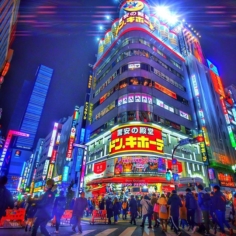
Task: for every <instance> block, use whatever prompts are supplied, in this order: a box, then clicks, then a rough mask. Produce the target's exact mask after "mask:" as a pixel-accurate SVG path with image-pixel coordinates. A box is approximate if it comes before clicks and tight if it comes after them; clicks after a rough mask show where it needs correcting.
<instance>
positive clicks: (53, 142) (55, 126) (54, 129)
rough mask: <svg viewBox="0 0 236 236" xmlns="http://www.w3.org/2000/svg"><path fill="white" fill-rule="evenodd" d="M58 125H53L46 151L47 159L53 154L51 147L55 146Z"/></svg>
mask: <svg viewBox="0 0 236 236" xmlns="http://www.w3.org/2000/svg"><path fill="white" fill-rule="evenodd" d="M58 125H59V124H58V123H54V127H53V131H52V136H51V140H50V144H49V149H48V157H51V156H52V152H53V147H54V144H55V140H56V136H57V129H58Z"/></svg>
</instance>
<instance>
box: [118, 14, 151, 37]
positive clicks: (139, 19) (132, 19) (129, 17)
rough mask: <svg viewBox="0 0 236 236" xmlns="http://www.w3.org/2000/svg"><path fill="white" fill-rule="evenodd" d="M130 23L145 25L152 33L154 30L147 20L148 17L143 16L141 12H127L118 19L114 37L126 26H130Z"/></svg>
mask: <svg viewBox="0 0 236 236" xmlns="http://www.w3.org/2000/svg"><path fill="white" fill-rule="evenodd" d="M132 23H139V24H145V25H147V26H148V27H149V29H150V30H151V31H154V30H155V28H154V26H153V24H152V23H151V21H150V20H149V17H148V16H147V15H146V14H144V13H143V12H136V11H134V12H129V13H127V14H125V15H124V16H123V17H121V18H120V20H119V25H118V27H117V29H116V32H115V36H117V35H118V34H119V32H120V31H121V29H122V28H123V27H124V26H125V25H127V24H132Z"/></svg>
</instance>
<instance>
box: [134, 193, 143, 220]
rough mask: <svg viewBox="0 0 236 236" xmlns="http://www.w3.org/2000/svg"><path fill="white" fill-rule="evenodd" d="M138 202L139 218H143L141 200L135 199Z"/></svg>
mask: <svg viewBox="0 0 236 236" xmlns="http://www.w3.org/2000/svg"><path fill="white" fill-rule="evenodd" d="M135 198H136V202H137V207H138V218H139V219H140V218H142V205H141V204H140V201H141V200H140V198H139V197H138V196H136V197H135Z"/></svg>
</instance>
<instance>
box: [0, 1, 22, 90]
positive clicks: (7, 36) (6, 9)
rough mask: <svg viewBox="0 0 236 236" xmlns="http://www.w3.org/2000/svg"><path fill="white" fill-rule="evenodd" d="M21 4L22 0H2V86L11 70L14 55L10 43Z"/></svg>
mask: <svg viewBox="0 0 236 236" xmlns="http://www.w3.org/2000/svg"><path fill="white" fill-rule="evenodd" d="M19 5H20V0H2V1H1V2H0V26H1V32H0V36H1V44H0V86H1V84H2V83H3V81H4V77H5V75H6V74H7V72H8V70H9V67H10V62H11V58H12V55H13V50H12V49H10V45H11V43H12V42H13V39H14V36H15V30H16V23H17V16H18V11H19Z"/></svg>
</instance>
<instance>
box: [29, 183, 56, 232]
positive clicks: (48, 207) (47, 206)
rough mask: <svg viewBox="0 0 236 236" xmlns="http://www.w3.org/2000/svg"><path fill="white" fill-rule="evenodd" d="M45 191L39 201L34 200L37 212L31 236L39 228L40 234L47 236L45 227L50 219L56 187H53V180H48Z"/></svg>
mask: <svg viewBox="0 0 236 236" xmlns="http://www.w3.org/2000/svg"><path fill="white" fill-rule="evenodd" d="M46 184H47V191H46V192H45V194H44V195H43V197H42V198H41V199H40V200H36V206H37V211H36V214H35V217H36V221H35V222H34V226H33V231H32V234H31V236H36V235H37V231H38V228H39V226H40V230H41V233H42V234H44V235H45V236H49V235H50V234H49V233H48V231H47V229H46V226H47V223H48V221H49V220H51V218H52V210H53V203H54V199H55V195H56V189H57V187H56V186H54V180H53V179H48V180H47V182H46Z"/></svg>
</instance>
